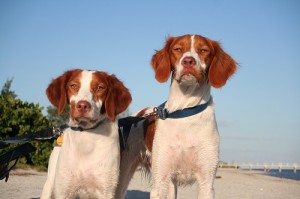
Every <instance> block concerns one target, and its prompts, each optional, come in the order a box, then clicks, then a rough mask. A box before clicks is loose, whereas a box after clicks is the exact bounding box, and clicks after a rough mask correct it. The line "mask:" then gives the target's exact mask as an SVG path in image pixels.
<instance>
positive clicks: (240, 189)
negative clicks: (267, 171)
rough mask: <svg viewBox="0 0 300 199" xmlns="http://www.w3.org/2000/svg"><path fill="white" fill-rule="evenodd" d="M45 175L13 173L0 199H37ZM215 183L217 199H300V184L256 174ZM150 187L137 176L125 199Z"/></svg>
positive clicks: (189, 198)
mask: <svg viewBox="0 0 300 199" xmlns="http://www.w3.org/2000/svg"><path fill="white" fill-rule="evenodd" d="M46 175H47V174H46V173H44V172H36V171H32V170H15V171H13V172H12V173H11V175H10V177H9V180H8V182H5V181H4V180H2V181H0V198H1V199H22V198H24V199H32V198H39V196H40V194H41V191H42V188H43V185H44V182H45V180H46ZM217 176H218V177H219V178H217V179H216V181H215V191H216V199H235V198H239V199H250V198H251V199H253V198H255V199H269V198H272V199H273V198H274V199H300V181H295V180H287V179H280V178H275V177H269V176H264V175H261V174H259V173H258V172H256V171H244V170H234V169H219V170H218V173H217ZM149 191H150V183H149V182H148V180H147V179H145V178H144V177H142V175H141V173H140V172H138V171H137V172H136V173H135V175H134V177H133V179H132V181H131V183H130V186H129V189H128V191H127V195H126V199H144V198H145V199H148V198H149V197H150V193H149ZM193 198H197V186H196V184H194V185H193V186H188V187H184V188H179V190H178V199H193Z"/></svg>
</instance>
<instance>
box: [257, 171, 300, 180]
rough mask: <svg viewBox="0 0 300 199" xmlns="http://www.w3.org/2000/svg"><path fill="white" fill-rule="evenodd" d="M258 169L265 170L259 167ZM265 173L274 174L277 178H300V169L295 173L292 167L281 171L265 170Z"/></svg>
mask: <svg viewBox="0 0 300 199" xmlns="http://www.w3.org/2000/svg"><path fill="white" fill-rule="evenodd" d="M258 171H263V170H262V169H258ZM263 175H267V176H272V177H276V178H286V179H291V180H300V170H297V172H296V173H294V170H290V169H283V170H281V172H279V170H278V169H272V170H270V171H269V172H264V173H263Z"/></svg>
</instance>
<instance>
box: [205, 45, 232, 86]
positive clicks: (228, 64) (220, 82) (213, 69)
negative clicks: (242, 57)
mask: <svg viewBox="0 0 300 199" xmlns="http://www.w3.org/2000/svg"><path fill="white" fill-rule="evenodd" d="M210 42H211V44H212V46H213V49H214V57H213V59H212V62H211V64H210V67H209V73H208V78H209V82H210V84H211V85H212V86H213V87H215V88H220V87H222V86H224V85H225V84H226V81H227V80H228V79H229V78H230V77H231V76H232V75H233V74H234V72H235V71H236V68H237V63H236V62H235V61H234V60H233V59H232V58H231V57H230V56H229V55H228V54H227V53H226V52H225V51H224V50H223V49H222V48H221V46H220V44H219V43H218V42H216V41H212V40H210Z"/></svg>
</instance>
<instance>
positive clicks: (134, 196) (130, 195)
mask: <svg viewBox="0 0 300 199" xmlns="http://www.w3.org/2000/svg"><path fill="white" fill-rule="evenodd" d="M141 198H143V199H148V198H150V193H149V192H144V191H139V190H128V191H127V194H126V197H125V199H141Z"/></svg>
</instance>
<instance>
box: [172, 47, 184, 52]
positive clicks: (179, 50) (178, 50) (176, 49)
mask: <svg viewBox="0 0 300 199" xmlns="http://www.w3.org/2000/svg"><path fill="white" fill-rule="evenodd" d="M174 50H175V51H177V52H181V51H182V49H181V48H174Z"/></svg>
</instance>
